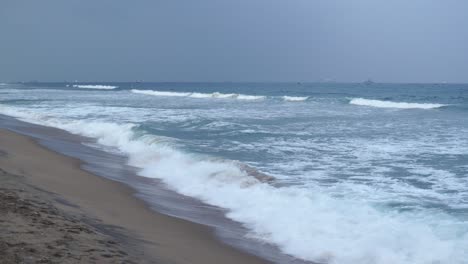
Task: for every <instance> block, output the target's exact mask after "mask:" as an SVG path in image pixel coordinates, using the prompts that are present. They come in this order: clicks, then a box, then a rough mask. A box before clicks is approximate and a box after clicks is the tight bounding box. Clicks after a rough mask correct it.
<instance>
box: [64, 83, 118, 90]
mask: <svg viewBox="0 0 468 264" xmlns="http://www.w3.org/2000/svg"><path fill="white" fill-rule="evenodd" d="M67 87H68V86H67ZM72 87H73V88H80V89H97V90H113V89H116V88H118V86H112V85H91V84H75V85H73V86H72Z"/></svg>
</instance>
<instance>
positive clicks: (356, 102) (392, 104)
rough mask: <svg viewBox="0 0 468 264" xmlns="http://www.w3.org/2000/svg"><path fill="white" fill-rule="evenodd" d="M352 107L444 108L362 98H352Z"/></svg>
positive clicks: (439, 105)
mask: <svg viewBox="0 0 468 264" xmlns="http://www.w3.org/2000/svg"><path fill="white" fill-rule="evenodd" d="M349 103H350V104H352V105H360V106H372V107H379V108H399V109H434V108H440V107H443V106H446V105H444V104H431V103H406V102H392V101H381V100H372V99H364V98H353V99H351V101H350V102H349Z"/></svg>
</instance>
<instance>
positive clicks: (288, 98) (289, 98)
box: [283, 96, 309, 102]
mask: <svg viewBox="0 0 468 264" xmlns="http://www.w3.org/2000/svg"><path fill="white" fill-rule="evenodd" d="M307 99H309V97H308V96H283V100H284V101H288V102H303V101H305V100H307Z"/></svg>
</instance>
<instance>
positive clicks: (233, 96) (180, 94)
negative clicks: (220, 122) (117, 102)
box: [131, 89, 266, 100]
mask: <svg viewBox="0 0 468 264" xmlns="http://www.w3.org/2000/svg"><path fill="white" fill-rule="evenodd" d="M131 92H132V93H136V94H146V95H152V96H174V97H190V98H219V99H238V100H262V99H265V98H266V96H261V95H247V94H234V93H232V94H223V93H218V92H215V93H195V92H193V93H189V92H168V91H154V90H137V89H132V90H131Z"/></svg>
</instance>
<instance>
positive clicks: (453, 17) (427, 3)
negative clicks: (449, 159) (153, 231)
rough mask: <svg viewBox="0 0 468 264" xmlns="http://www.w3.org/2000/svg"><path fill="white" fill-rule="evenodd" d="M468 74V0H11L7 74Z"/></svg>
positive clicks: (1, 10) (402, 78)
mask: <svg viewBox="0 0 468 264" xmlns="http://www.w3.org/2000/svg"><path fill="white" fill-rule="evenodd" d="M368 78H371V79H373V80H375V81H385V82H468V1H466V0H458V1H456V0H322V1H318V0H184V1H182V0H164V1H159V0H0V81H2V80H3V81H27V80H39V81H61V80H70V81H71V80H79V81H134V80H145V81H323V80H334V81H363V80H366V79H368Z"/></svg>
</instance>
